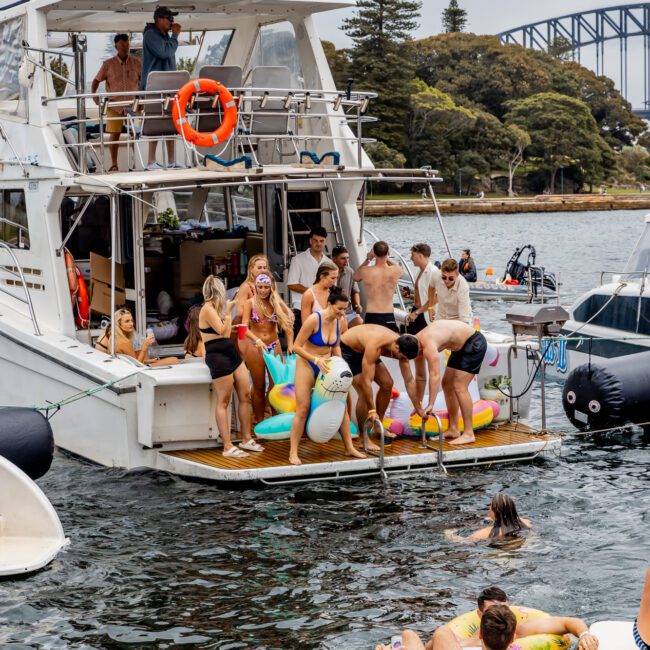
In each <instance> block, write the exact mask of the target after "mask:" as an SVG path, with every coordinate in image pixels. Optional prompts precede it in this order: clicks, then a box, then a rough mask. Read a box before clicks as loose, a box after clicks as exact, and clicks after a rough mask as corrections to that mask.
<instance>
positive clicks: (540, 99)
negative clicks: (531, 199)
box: [506, 93, 610, 192]
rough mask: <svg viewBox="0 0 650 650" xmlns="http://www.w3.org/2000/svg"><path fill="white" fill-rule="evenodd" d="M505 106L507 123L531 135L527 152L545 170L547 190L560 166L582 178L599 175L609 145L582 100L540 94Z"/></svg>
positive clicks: (553, 181)
mask: <svg viewBox="0 0 650 650" xmlns="http://www.w3.org/2000/svg"><path fill="white" fill-rule="evenodd" d="M508 107H509V109H510V110H509V112H508V113H507V115H506V123H507V124H513V125H515V126H518V127H519V128H521V129H524V130H525V131H527V132H528V134H529V135H530V138H531V145H530V155H531V156H534V157H535V158H536V159H537V160H538V164H539V168H540V169H541V170H543V171H545V172H546V173H547V189H549V190H550V191H552V192H554V191H555V178H556V175H557V172H558V170H559V169H560V168H571V169H573V170H574V171H575V172H577V174H579V175H580V177H581V178H582V179H584V180H596V179H599V178H601V177H602V175H603V171H604V167H605V163H606V156H605V153H606V151H607V150H610V148H609V147H608V146H607V143H606V142H605V141H604V140H603V138H602V137H601V135H600V132H599V129H598V125H597V123H596V120H595V119H594V117H593V115H592V114H591V111H590V110H589V107H588V106H587V105H586V104H585V103H584V102H583V101H581V100H579V99H575V98H573V97H568V96H566V95H560V94H559V93H539V94H537V95H533V96H532V97H527V98H526V99H522V100H517V101H512V102H509V104H508Z"/></svg>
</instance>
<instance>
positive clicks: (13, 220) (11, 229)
mask: <svg viewBox="0 0 650 650" xmlns="http://www.w3.org/2000/svg"><path fill="white" fill-rule="evenodd" d="M0 240H2V241H4V242H7V244H9V245H11V246H15V247H16V248H29V231H28V229H27V208H26V207H25V192H24V190H3V191H2V214H1V215H0Z"/></svg>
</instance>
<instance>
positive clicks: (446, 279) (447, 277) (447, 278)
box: [442, 275, 456, 282]
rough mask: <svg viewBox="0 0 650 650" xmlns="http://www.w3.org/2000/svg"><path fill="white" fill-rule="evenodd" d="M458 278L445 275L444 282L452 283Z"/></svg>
mask: <svg viewBox="0 0 650 650" xmlns="http://www.w3.org/2000/svg"><path fill="white" fill-rule="evenodd" d="M455 279H456V278H455V277H454V276H453V275H443V276H442V281H443V282H447V281H452V280H455Z"/></svg>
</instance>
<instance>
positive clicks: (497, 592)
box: [377, 587, 598, 650]
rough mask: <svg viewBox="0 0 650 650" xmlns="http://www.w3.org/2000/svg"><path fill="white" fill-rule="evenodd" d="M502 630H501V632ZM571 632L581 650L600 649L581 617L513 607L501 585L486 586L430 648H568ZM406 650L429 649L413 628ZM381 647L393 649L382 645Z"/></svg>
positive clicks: (407, 634)
mask: <svg viewBox="0 0 650 650" xmlns="http://www.w3.org/2000/svg"><path fill="white" fill-rule="evenodd" d="M497 632H498V633H497ZM568 634H571V635H573V636H575V637H577V639H578V643H577V646H576V649H577V650H598V639H597V638H596V637H595V636H594V635H593V634H591V632H590V631H589V627H588V626H587V624H586V623H585V622H584V621H583V620H582V619H580V618H569V617H565V616H549V615H548V614H547V613H545V612H542V611H540V610H538V609H529V608H527V607H517V606H511V605H510V604H509V603H508V596H507V595H506V593H505V592H504V591H503V590H502V589H499V588H498V587H488V588H487V589H484V590H483V591H482V592H481V593H480V594H479V597H478V609H477V610H473V611H471V612H467V613H465V614H462V615H461V616H457V617H456V618H455V619H453V620H452V621H450V622H449V623H447V624H446V625H443V626H442V627H439V628H438V629H437V630H436V631H435V632H434V633H433V635H432V637H431V639H430V640H429V643H428V644H427V646H426V648H427V650H461V648H463V647H472V648H477V649H478V648H481V649H482V650H507V649H508V648H509V649H510V650H549V649H550V648H553V650H568V648H570V647H571V640H570V638H568V637H567V636H565V635H568ZM401 647H402V650H425V646H424V644H423V643H422V641H421V639H420V637H419V636H418V635H417V634H416V633H415V632H413V631H412V630H404V631H403V632H402V646H401ZM377 650H391V649H390V646H385V645H378V646H377Z"/></svg>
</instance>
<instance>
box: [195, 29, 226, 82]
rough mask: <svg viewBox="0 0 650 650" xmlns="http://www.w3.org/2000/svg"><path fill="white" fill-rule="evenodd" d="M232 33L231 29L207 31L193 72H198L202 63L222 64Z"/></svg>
mask: <svg viewBox="0 0 650 650" xmlns="http://www.w3.org/2000/svg"><path fill="white" fill-rule="evenodd" d="M233 34H234V31H233V30H227V31H226V30H224V31H218V32H207V33H206V34H205V37H204V39H203V43H202V45H201V50H200V51H199V53H198V57H197V64H196V65H195V66H194V70H195V72H197V73H198V71H199V70H200V69H201V68H202V67H203V66H204V65H223V62H224V61H225V59H226V54H227V53H228V48H229V47H230V41H231V40H232V36H233Z"/></svg>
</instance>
